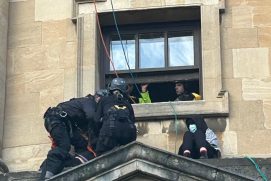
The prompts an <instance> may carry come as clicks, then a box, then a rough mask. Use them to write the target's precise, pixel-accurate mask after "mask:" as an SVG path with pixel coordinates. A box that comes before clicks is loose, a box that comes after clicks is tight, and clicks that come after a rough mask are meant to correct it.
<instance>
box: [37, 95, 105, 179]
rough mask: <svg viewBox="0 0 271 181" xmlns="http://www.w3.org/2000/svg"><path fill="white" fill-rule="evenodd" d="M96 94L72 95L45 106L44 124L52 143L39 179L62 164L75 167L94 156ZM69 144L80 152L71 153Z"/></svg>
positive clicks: (58, 170) (61, 168)
mask: <svg viewBox="0 0 271 181" xmlns="http://www.w3.org/2000/svg"><path fill="white" fill-rule="evenodd" d="M98 96H99V95H97V93H96V96H95V97H94V96H92V95H88V96H86V97H82V98H73V99H71V100H69V101H66V102H62V103H60V104H58V105H57V106H56V107H53V108H51V107H49V108H48V109H47V111H46V112H45V114H44V120H45V122H44V125H45V128H46V130H47V132H48V133H49V134H50V138H51V140H52V142H53V144H52V149H51V150H50V151H49V152H48V154H47V158H46V160H45V161H44V162H43V163H42V165H41V180H43V179H48V178H51V177H52V176H53V175H56V174H58V173H60V172H61V171H62V170H63V168H64V167H65V166H75V165H78V164H80V163H82V162H85V161H88V160H90V159H92V158H94V157H95V152H94V151H93V148H95V146H96V142H95V141H97V139H95V137H98V129H97V127H96V124H95V123H94V113H95V110H96V102H95V98H96V100H97V97H98ZM100 96H101V95H100ZM84 135H87V136H88V137H89V138H86V136H84ZM71 145H73V146H74V150H75V152H76V153H80V154H77V155H75V157H73V156H71V155H70V154H69V151H70V148H71Z"/></svg>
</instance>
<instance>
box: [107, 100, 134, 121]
mask: <svg viewBox="0 0 271 181" xmlns="http://www.w3.org/2000/svg"><path fill="white" fill-rule="evenodd" d="M107 117H108V119H109V120H110V121H119V122H131V120H130V111H129V109H128V108H127V106H125V105H121V104H120V105H117V104H116V105H113V106H112V107H110V108H109V110H108V111H107Z"/></svg>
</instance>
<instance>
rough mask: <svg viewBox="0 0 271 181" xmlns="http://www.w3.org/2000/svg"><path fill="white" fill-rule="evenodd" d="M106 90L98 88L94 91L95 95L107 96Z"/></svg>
mask: <svg viewBox="0 0 271 181" xmlns="http://www.w3.org/2000/svg"><path fill="white" fill-rule="evenodd" d="M108 93H109V92H108V90H107V89H100V90H97V91H96V92H95V96H100V97H104V96H107V95H108Z"/></svg>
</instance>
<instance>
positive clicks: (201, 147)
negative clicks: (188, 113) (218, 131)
mask: <svg viewBox="0 0 271 181" xmlns="http://www.w3.org/2000/svg"><path fill="white" fill-rule="evenodd" d="M186 126H187V128H188V131H186V132H185V134H184V137H183V143H182V145H181V146H180V148H179V152H178V154H179V155H182V156H185V157H191V158H194V159H199V158H219V157H220V150H219V148H218V140H217V137H216V135H215V134H214V132H213V131H212V130H211V129H209V128H208V126H207V124H206V122H205V121H204V119H203V118H200V117H198V118H187V119H186Z"/></svg>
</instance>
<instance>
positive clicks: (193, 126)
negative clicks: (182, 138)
mask: <svg viewBox="0 0 271 181" xmlns="http://www.w3.org/2000/svg"><path fill="white" fill-rule="evenodd" d="M189 131H190V132H191V133H195V132H196V131H197V126H196V125H195V124H190V125H189Z"/></svg>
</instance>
